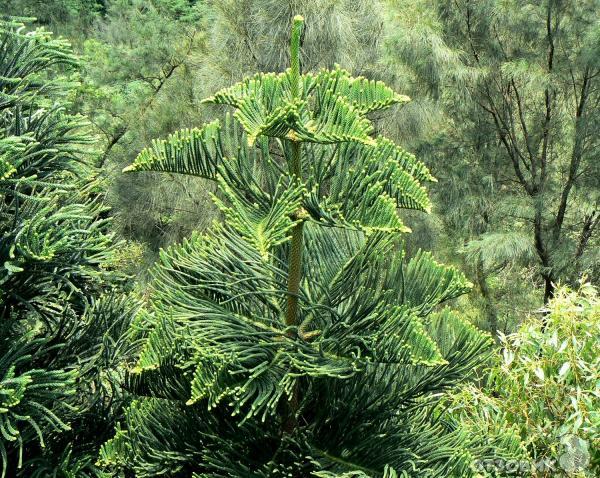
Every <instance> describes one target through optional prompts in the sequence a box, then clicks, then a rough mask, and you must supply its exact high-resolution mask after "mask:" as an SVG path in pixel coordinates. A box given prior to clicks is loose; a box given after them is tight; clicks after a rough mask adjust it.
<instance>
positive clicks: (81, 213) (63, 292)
mask: <svg viewBox="0 0 600 478" xmlns="http://www.w3.org/2000/svg"><path fill="white" fill-rule="evenodd" d="M75 65H76V61H75V58H74V56H73V55H72V54H71V51H70V48H69V45H68V43H66V42H65V41H64V40H60V39H53V38H52V37H51V36H50V34H49V33H47V32H45V31H43V30H36V31H35V32H30V33H26V32H25V31H24V26H23V25H22V24H19V23H15V22H6V21H2V22H1V23H0V78H1V79H0V318H1V319H2V320H1V324H2V325H1V327H0V403H1V408H2V414H1V417H0V428H1V430H2V435H1V438H0V457H1V461H2V476H3V477H4V476H28V477H46V476H81V477H85V476H97V473H99V471H98V470H97V468H96V467H95V466H94V461H95V456H96V454H97V450H98V446H99V443H101V442H102V440H103V435H105V434H106V432H107V431H108V430H110V429H111V428H112V427H113V423H114V420H115V417H117V416H119V413H120V410H121V405H122V402H123V396H122V394H121V392H120V387H121V383H122V369H120V364H121V362H122V361H123V360H125V359H126V358H127V356H128V354H130V353H131V352H132V351H131V346H130V343H129V342H128V341H127V337H126V334H125V332H126V330H127V328H128V326H129V324H130V322H131V318H132V317H133V313H134V309H135V308H136V305H135V303H134V302H132V301H131V300H129V299H126V298H124V297H122V296H121V295H120V292H119V291H120V289H121V287H122V285H123V282H124V276H123V275H121V274H120V273H118V272H115V271H114V270H112V265H111V264H113V263H114V260H113V254H114V247H115V245H114V243H113V241H112V236H111V233H110V230H109V229H110V221H108V220H107V219H106V207H105V206H104V205H103V203H102V196H101V195H100V194H99V193H100V183H99V182H98V181H97V179H96V172H95V171H94V170H93V169H92V168H91V167H90V165H89V162H88V161H86V160H85V159H84V156H83V154H84V153H85V151H86V148H87V145H89V143H90V142H91V137H90V136H89V133H88V132H86V123H85V122H84V120H83V118H82V117H80V116H76V115H72V114H70V113H69V112H68V110H67V107H68V104H69V97H72V95H73V91H74V87H75V86H76V85H74V84H73V83H72V82H70V81H69V80H68V77H67V76H66V75H67V74H68V73H70V72H71V71H72V69H73V67H74V66H75ZM59 70H60V71H62V72H63V74H62V75H58V74H57V71H59ZM88 154H89V152H88Z"/></svg>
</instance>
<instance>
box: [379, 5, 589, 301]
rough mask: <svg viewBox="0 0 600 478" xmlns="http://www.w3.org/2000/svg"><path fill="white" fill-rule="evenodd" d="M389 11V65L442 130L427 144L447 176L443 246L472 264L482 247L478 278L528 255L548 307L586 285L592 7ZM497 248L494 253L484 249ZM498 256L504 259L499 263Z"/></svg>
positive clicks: (436, 7) (443, 176)
mask: <svg viewBox="0 0 600 478" xmlns="http://www.w3.org/2000/svg"><path fill="white" fill-rule="evenodd" d="M409 4H410V5H409ZM389 5H390V6H391V7H392V8H394V9H395V10H394V11H395V12H396V13H397V14H396V15H394V17H393V18H392V20H391V25H396V26H397V27H398V28H397V30H396V31H395V32H394V35H393V36H392V38H391V42H390V46H391V49H390V50H389V51H390V55H391V56H392V57H394V58H395V59H396V60H400V62H401V63H402V64H404V65H405V66H406V67H408V68H410V69H411V70H412V72H413V74H414V78H415V79H417V81H418V82H420V83H421V84H422V85H426V87H427V90H428V91H427V92H428V94H430V95H431V96H432V97H434V98H436V99H438V104H439V105H441V107H442V110H443V112H444V114H445V116H446V118H447V119H448V128H447V129H445V130H443V131H442V134H441V135H439V136H438V137H437V138H435V139H434V140H432V141H431V142H430V143H429V150H430V151H431V152H432V156H433V157H435V155H436V151H438V152H440V153H441V154H440V155H439V158H440V161H443V162H440V163H439V169H440V171H441V170H444V171H445V172H446V173H445V174H441V173H440V179H441V180H442V181H444V182H445V184H446V186H447V187H444V188H443V192H442V194H443V195H444V197H447V198H448V200H447V201H446V202H445V204H447V205H448V207H447V208H445V209H444V210H443V213H442V216H443V217H445V218H446V222H447V224H448V225H449V226H450V227H451V228H452V229H451V231H453V232H452V233H453V234H454V233H461V234H462V235H463V237H465V239H466V240H470V239H476V240H477V242H476V243H474V244H473V245H472V246H471V252H473V251H474V250H475V248H476V247H477V246H482V247H480V248H479V258H478V259H477V261H476V262H477V267H478V268H479V269H480V272H481V273H483V274H484V275H489V273H490V271H492V272H493V271H494V269H495V268H498V267H502V265H503V264H506V263H514V262H515V261H521V260H523V259H527V258H528V257H529V256H530V251H532V250H533V251H535V261H534V262H533V263H534V264H535V266H536V274H537V277H538V283H540V284H541V285H542V286H543V288H544V294H543V296H544V299H545V300H546V301H547V300H548V299H549V298H551V297H552V295H553V291H554V285H553V284H554V283H555V282H557V281H558V280H568V281H574V280H575V279H577V278H578V277H579V276H580V275H581V274H583V273H587V274H590V275H591V276H592V277H595V276H596V275H597V271H598V255H597V252H596V251H597V249H598V248H597V245H598V225H599V224H600V212H599V210H598V191H599V190H600V188H599V185H598V177H600V176H599V171H598V164H599V163H598V161H597V158H596V156H597V151H598V147H599V145H598V140H597V138H598V132H599V128H600V121H599V117H598V108H597V106H598V102H599V101H600V96H599V89H598V81H599V78H600V76H599V73H600V68H599V65H600V64H599V58H600V56H599V50H598V38H599V36H598V35H599V30H598V15H597V12H598V8H599V7H600V4H599V3H598V2H596V1H590V2H579V1H554V0H548V1H544V2H517V1H508V2H506V1H493V0H490V1H487V0H486V1H482V2H468V1H464V2H463V1H458V2H404V1H391V2H389ZM449 157H450V158H452V160H451V161H448V158H449ZM434 169H435V170H436V171H437V169H438V168H437V167H434ZM445 179H446V180H445ZM509 235H512V237H511V238H510V239H508V236H509ZM495 240H498V241H499V242H498V247H497V248H490V247H487V246H488V245H490V244H491V243H492V242H493V241H495ZM509 243H512V244H513V245H514V247H510V248H507V247H505V245H506V244H509ZM501 251H505V252H506V253H507V255H506V256H505V257H498V254H499V252H501ZM490 252H491V253H492V255H490V254H489V253H490ZM493 256H495V257H493ZM492 260H493V261H494V262H495V264H494V265H493V266H492V267H491V268H488V267H487V264H490V263H491V262H492Z"/></svg>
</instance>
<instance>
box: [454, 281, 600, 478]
mask: <svg viewBox="0 0 600 478" xmlns="http://www.w3.org/2000/svg"><path fill="white" fill-rule="evenodd" d="M598 337H600V299H599V298H598V293H597V291H596V289H594V288H593V287H592V286H591V285H589V284H584V285H583V286H581V287H580V289H579V290H577V291H571V290H569V289H567V288H561V289H559V290H558V291H557V294H556V297H555V298H554V299H553V300H552V301H551V302H550V303H549V304H548V311H547V315H545V316H544V317H543V320H542V318H541V317H532V318H530V319H528V320H526V321H524V322H523V324H522V325H521V326H520V328H519V330H518V331H517V332H516V333H514V334H512V335H509V336H503V337H502V339H501V346H502V351H501V354H499V357H498V359H497V362H496V364H495V365H494V366H493V367H492V369H491V370H490V372H489V377H488V379H487V381H486V385H485V387H484V388H483V390H481V391H480V390H477V389H475V388H468V389H466V390H465V391H464V392H463V394H461V395H458V396H457V397H456V398H455V400H456V402H455V403H454V404H453V405H452V408H453V413H455V414H456V416H457V417H458V419H459V420H460V422H461V423H462V424H464V425H467V426H471V427H474V428H476V429H481V430H486V429H487V430H489V434H490V436H498V431H499V430H500V431H502V432H503V433H506V432H510V433H512V434H513V435H516V436H518V437H519V438H520V440H521V443H522V448H523V449H524V450H526V451H527V453H526V454H525V453H524V454H523V458H524V459H525V460H527V461H529V462H532V463H534V462H538V463H539V462H542V461H544V460H546V461H547V462H555V469H554V470H546V472H542V471H540V472H539V473H538V475H536V476H552V477H555V476H582V477H583V476H590V477H591V476H597V474H598V472H599V471H600V455H599V454H598V450H599V449H600V414H599V410H600V389H599V384H600V341H599V340H598ZM571 436H575V437H578V438H579V439H582V440H585V441H586V443H585V444H583V446H582V447H581V450H579V451H581V453H582V455H581V459H582V460H583V461H582V462H581V463H582V470H581V473H580V474H576V473H575V472H574V471H573V474H568V475H567V474H564V473H563V472H564V471H565V470H564V467H569V466H570V465H569V464H570V462H569V461H568V460H569V458H570V455H569V449H568V448H566V446H568V445H569V443H567V440H568V439H569V437H571ZM565 453H566V455H565ZM584 455H585V456H584ZM571 458H576V457H575V455H573V454H572V456H571ZM587 459H589V461H588V460H587ZM567 471H569V469H567Z"/></svg>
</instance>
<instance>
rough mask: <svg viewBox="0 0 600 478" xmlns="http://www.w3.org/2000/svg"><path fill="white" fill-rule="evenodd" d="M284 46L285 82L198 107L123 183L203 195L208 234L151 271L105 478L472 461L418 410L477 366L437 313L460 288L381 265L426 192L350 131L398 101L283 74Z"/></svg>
mask: <svg viewBox="0 0 600 478" xmlns="http://www.w3.org/2000/svg"><path fill="white" fill-rule="evenodd" d="M309 28H310V27H309ZM302 29H303V19H302V17H295V18H294V22H293V28H292V36H291V50H290V58H291V67H290V68H289V69H286V70H285V71H283V72H282V73H259V74H256V75H254V76H252V77H249V78H246V79H244V80H243V81H242V82H240V83H237V84H235V85H234V86H232V87H229V88H226V89H224V90H221V91H219V92H217V93H216V94H215V95H214V96H212V97H210V98H208V99H207V100H206V101H207V102H210V103H213V104H217V105H227V106H230V107H232V108H233V109H234V111H235V112H234V114H233V117H231V116H225V118H224V120H222V121H220V120H216V121H213V122H211V123H208V124H206V125H204V126H203V127H202V128H193V129H187V130H183V131H180V132H177V133H175V134H173V135H171V136H169V137H168V138H167V139H166V140H157V141H155V142H154V143H153V145H152V146H151V147H150V148H148V149H146V150H144V151H143V152H142V153H141V154H140V155H139V156H138V158H137V160H136V161H135V162H134V163H133V164H132V165H131V166H129V167H128V168H126V170H127V171H151V172H152V171H154V172H168V173H176V174H185V175H192V176H197V177H202V178H206V179H208V180H211V181H214V182H216V184H217V186H218V191H217V193H216V194H215V198H214V199H215V202H216V204H217V205H218V207H219V208H220V210H221V212H222V214H223V216H224V218H225V220H224V222H223V223H216V224H215V225H214V226H213V227H212V228H211V229H209V230H208V231H207V232H205V233H203V234H195V235H193V236H192V237H190V238H189V239H187V240H186V241H184V243H183V244H181V245H178V246H173V247H171V248H169V249H167V250H165V251H163V252H162V253H161V257H160V261H159V263H158V264H157V266H156V267H155V268H154V270H153V273H152V275H153V278H154V280H153V281H152V283H151V290H150V292H149V303H148V309H147V311H146V313H145V314H144V315H142V316H141V317H142V318H141V319H140V321H139V322H138V324H137V325H136V330H137V331H138V332H139V333H140V334H141V335H142V337H143V342H144V345H143V347H142V351H141V353H140V356H139V359H138V362H137V365H136V366H135V367H134V368H133V369H132V370H131V373H132V376H131V378H130V382H131V387H132V389H134V390H136V391H137V394H138V398H137V399H136V400H135V401H134V402H133V403H132V404H131V406H130V407H129V409H128V410H127V413H126V417H125V420H124V421H123V423H122V424H121V425H120V427H119V428H118V429H117V432H116V435H115V437H114V438H113V439H112V440H111V441H109V442H108V443H107V444H106V445H105V446H104V447H103V450H102V453H101V460H100V462H101V463H102V464H103V465H104V466H105V467H106V468H107V469H109V470H112V471H113V472H115V473H118V472H119V471H121V472H122V473H124V476H128V474H132V473H133V474H134V475H135V476H136V477H140V478H142V477H155V476H170V477H196V478H199V477H208V476H211V477H217V476H222V477H231V476H236V477H242V476H243V477H250V476H256V477H259V476H264V477H272V476H290V477H291V476H320V477H335V476H337V477H350V476H356V477H359V476H362V477H367V476H373V477H375V476H380V477H381V476H385V477H393V476H405V477H408V476H411V477H415V476H440V477H441V476H444V477H446V476H460V477H465V476H471V474H472V471H471V470H472V468H471V465H472V455H471V452H474V451H477V450H482V449H483V448H484V447H485V446H487V445H485V443H484V440H482V439H481V438H482V437H473V436H467V435H465V434H464V433H463V432H462V430H460V429H457V428H455V427H453V426H446V425H445V423H444V422H443V421H442V420H440V419H439V416H440V412H439V411H438V410H437V408H436V405H437V403H438V400H439V397H440V396H441V395H442V394H443V393H444V391H445V390H447V389H449V388H450V387H452V386H453V385H454V384H456V383H458V382H459V381H462V380H464V379H465V378H466V377H467V376H468V375H469V374H470V373H471V372H472V371H473V369H474V367H475V366H476V365H477V364H478V363H479V362H480V360H481V358H482V356H484V355H485V353H486V351H487V350H488V346H489V338H488V337H487V336H485V335H483V334H481V333H480V332H478V331H477V330H475V329H474V328H473V327H472V326H471V325H469V324H468V323H466V322H465V321H463V320H461V319H460V318H459V317H458V316H457V315H455V314H453V313H452V312H451V311H449V310H447V309H443V310H438V307H437V306H438V305H439V304H440V303H442V302H444V301H447V300H449V299H452V298H454V297H456V296H458V295H460V294H462V293H464V292H465V291H467V290H468V288H469V284H468V282H467V281H466V279H465V278H464V277H463V276H462V275H461V274H460V273H459V272H458V271H456V270H455V269H453V268H448V267H445V266H443V265H441V264H438V263H436V262H435V261H434V260H433V258H432V256H431V255H430V254H429V253H419V254H417V255H416V256H415V257H412V258H410V259H408V258H406V257H405V256H404V254H403V252H402V248H401V242H400V241H401V238H402V234H403V233H405V232H407V228H406V226H405V225H404V224H403V222H402V219H401V216H400V214H399V208H401V209H402V208H404V209H414V210H421V211H427V210H429V207H430V204H429V199H428V197H427V194H426V191H425V189H424V185H425V184H426V183H427V182H428V181H431V179H432V177H431V175H430V173H429V171H428V170H427V168H426V167H425V166H424V165H423V163H421V162H420V161H418V160H417V159H416V158H415V157H414V156H413V155H411V154H409V153H407V152H406V151H404V150H403V149H402V148H400V147H399V146H397V145H395V144H394V143H392V142H391V141H389V140H387V139H386V138H383V137H374V136H372V135H371V133H372V131H373V126H372V124H371V122H370V121H369V120H368V119H367V117H366V115H367V114H370V113H371V112H373V111H376V110H380V109H383V108H386V107H389V106H391V105H393V104H398V103H403V102H405V101H407V98H406V97H405V96H402V95H399V94H397V93H395V92H394V91H392V90H391V89H389V88H388V87H386V86H385V85H384V84H383V83H381V82H375V81H368V80H366V79H364V78H361V77H358V78H353V77H351V76H350V75H349V73H348V72H346V71H345V70H342V69H340V68H335V69H333V70H319V71H317V72H315V73H306V74H301V69H300V43H301V42H300V38H301V35H302Z"/></svg>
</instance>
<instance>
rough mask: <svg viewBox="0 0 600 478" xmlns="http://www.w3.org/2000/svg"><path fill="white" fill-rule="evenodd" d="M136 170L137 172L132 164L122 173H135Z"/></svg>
mask: <svg viewBox="0 0 600 478" xmlns="http://www.w3.org/2000/svg"><path fill="white" fill-rule="evenodd" d="M134 170H135V167H134V165H133V164H130V165H129V166H126V167H124V168H123V170H122V171H121V172H122V173H129V172H131V171H134Z"/></svg>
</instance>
